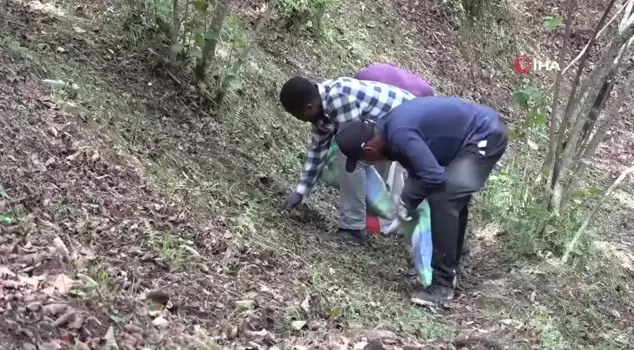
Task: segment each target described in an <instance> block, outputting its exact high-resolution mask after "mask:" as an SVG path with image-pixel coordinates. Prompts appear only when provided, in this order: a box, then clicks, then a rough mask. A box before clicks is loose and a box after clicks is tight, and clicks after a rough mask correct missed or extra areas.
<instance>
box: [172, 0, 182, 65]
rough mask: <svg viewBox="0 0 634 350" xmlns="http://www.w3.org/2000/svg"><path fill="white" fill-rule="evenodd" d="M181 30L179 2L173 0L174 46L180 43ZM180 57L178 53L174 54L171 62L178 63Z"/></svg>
mask: <svg viewBox="0 0 634 350" xmlns="http://www.w3.org/2000/svg"><path fill="white" fill-rule="evenodd" d="M180 29H181V22H180V20H179V16H178V0H172V36H171V37H170V39H171V40H172V45H174V44H176V43H177V42H178V34H179V32H180ZM177 56H178V52H172V54H171V55H170V60H171V61H172V62H176V57H177Z"/></svg>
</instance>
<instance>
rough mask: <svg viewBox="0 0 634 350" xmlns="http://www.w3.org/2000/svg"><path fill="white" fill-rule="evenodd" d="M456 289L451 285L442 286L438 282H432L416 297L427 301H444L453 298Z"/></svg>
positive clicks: (434, 302)
mask: <svg viewBox="0 0 634 350" xmlns="http://www.w3.org/2000/svg"><path fill="white" fill-rule="evenodd" d="M453 296H454V291H453V289H452V288H450V287H445V286H441V285H438V284H432V285H431V286H429V287H427V288H425V289H424V290H423V291H422V292H419V293H416V294H415V295H414V298H415V299H418V300H420V301H423V302H425V303H433V304H436V303H443V302H447V301H450V300H451V299H453Z"/></svg>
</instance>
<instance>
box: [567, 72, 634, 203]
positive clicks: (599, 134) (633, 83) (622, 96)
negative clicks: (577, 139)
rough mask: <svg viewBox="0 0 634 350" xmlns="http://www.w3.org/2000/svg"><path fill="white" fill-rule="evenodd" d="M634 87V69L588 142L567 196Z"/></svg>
mask: <svg viewBox="0 0 634 350" xmlns="http://www.w3.org/2000/svg"><path fill="white" fill-rule="evenodd" d="M633 87H634V70H633V71H632V72H631V73H630V75H629V77H628V78H627V80H626V81H625V83H624V85H623V88H622V89H621V91H620V92H619V95H618V97H617V99H616V101H615V102H614V105H613V106H612V107H611V108H610V110H609V111H608V112H607V113H606V116H605V118H604V119H603V121H602V122H601V124H600V125H599V126H598V127H597V131H596V132H595V133H594V135H593V136H592V139H590V141H589V142H588V145H587V147H586V149H585V152H584V153H583V156H582V157H581V158H580V160H579V165H578V166H577V168H576V169H575V171H574V176H573V178H572V180H571V181H570V184H569V186H568V188H567V189H566V196H568V195H569V194H570V193H571V192H572V191H573V190H574V187H575V183H576V181H577V179H578V178H579V177H580V176H581V175H583V174H584V173H585V171H586V168H587V167H588V164H590V161H591V160H592V158H593V157H594V154H595V153H596V151H597V149H598V148H599V145H600V144H601V142H603V139H605V135H606V133H607V132H608V130H610V129H611V128H612V125H613V124H614V122H615V121H616V117H617V116H618V115H619V113H620V111H621V108H623V105H624V104H625V101H627V99H628V97H629V96H630V93H631V91H632V88H633Z"/></svg>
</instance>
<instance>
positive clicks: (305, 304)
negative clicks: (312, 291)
mask: <svg viewBox="0 0 634 350" xmlns="http://www.w3.org/2000/svg"><path fill="white" fill-rule="evenodd" d="M300 306H301V308H302V310H304V312H306V315H308V314H310V295H306V298H304V301H302V303H301V304H300Z"/></svg>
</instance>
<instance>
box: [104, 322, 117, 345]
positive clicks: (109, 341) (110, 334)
mask: <svg viewBox="0 0 634 350" xmlns="http://www.w3.org/2000/svg"><path fill="white" fill-rule="evenodd" d="M103 339H104V340H105V341H106V344H105V346H104V348H105V349H106V350H114V349H119V345H117V340H116V339H115V338H114V329H113V328H112V326H110V327H108V331H107V332H106V335H104V336H103Z"/></svg>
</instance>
